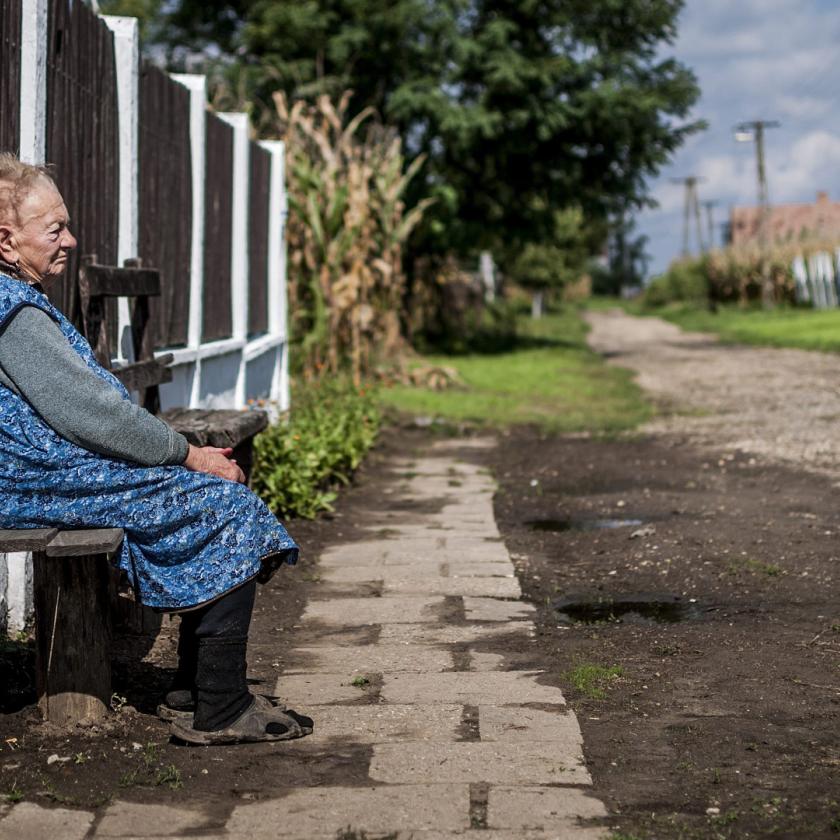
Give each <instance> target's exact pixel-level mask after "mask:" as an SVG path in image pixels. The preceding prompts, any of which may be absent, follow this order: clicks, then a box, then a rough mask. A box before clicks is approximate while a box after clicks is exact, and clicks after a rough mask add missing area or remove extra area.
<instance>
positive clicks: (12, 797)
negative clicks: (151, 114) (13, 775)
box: [6, 782, 23, 805]
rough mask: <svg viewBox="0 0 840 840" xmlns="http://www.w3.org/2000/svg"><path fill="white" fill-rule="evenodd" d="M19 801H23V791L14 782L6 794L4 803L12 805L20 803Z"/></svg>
mask: <svg viewBox="0 0 840 840" xmlns="http://www.w3.org/2000/svg"><path fill="white" fill-rule="evenodd" d="M21 799H23V791H22V790H21V789H20V788H19V787H18V786H17V782H14V783H13V784H12V786H11V787H10V788H9V790H8V791H7V792H6V802H9V803H11V804H12V805H14V804H15V803H16V802H20V801H21Z"/></svg>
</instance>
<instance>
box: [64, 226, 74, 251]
mask: <svg viewBox="0 0 840 840" xmlns="http://www.w3.org/2000/svg"><path fill="white" fill-rule="evenodd" d="M61 247H62V248H63V249H64V250H65V251H72V250H73V249H74V248H75V247H76V237H75V236H73V234H72V233H70V231H69V230H68V229H66V228H65V230H64V237H63V238H62V240H61Z"/></svg>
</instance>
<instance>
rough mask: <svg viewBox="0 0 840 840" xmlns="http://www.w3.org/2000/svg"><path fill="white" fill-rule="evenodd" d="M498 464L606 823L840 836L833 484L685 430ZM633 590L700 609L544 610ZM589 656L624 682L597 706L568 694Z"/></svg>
mask: <svg viewBox="0 0 840 840" xmlns="http://www.w3.org/2000/svg"><path fill="white" fill-rule="evenodd" d="M492 460H493V467H494V470H495V472H496V475H497V477H498V479H499V481H500V484H501V487H500V491H499V494H498V496H497V501H496V513H497V518H498V520H499V527H500V529H501V531H502V533H503V535H504V538H505V541H506V543H507V545H508V548H509V549H510V551H511V552H512V553H513V554H514V557H515V561H516V563H517V567H518V570H519V573H520V577H521V582H522V585H523V589H524V591H525V594H526V597H527V598H528V599H529V600H531V601H533V602H534V603H535V604H536V605H537V606H538V607H539V614H538V615H539V628H540V639H541V644H540V646H539V648H540V652H541V654H542V657H543V664H544V667H545V668H546V669H548V671H549V673H550V674H551V675H552V676H553V677H555V678H557V679H559V680H560V684H561V685H562V686H563V688H564V690H565V691H566V692H567V696H569V697H570V698H571V700H572V702H573V705H574V707H575V708H576V710H577V711H578V713H579V718H580V721H581V726H582V728H583V733H584V744H585V752H586V760H587V766H588V767H589V769H590V771H591V772H592V775H593V778H594V781H595V790H596V792H597V793H598V795H599V796H600V797H601V798H603V799H604V801H605V802H606V804H607V807H608V809H609V810H610V812H611V814H612V815H614V824H615V825H617V826H619V827H620V828H621V830H622V831H623V832H625V833H626V834H627V835H628V836H638V837H642V838H682V837H686V838H688V837H698V838H699V837H703V838H706V837H708V838H716V837H727V838H729V837H731V838H748V837H770V836H773V837H790V838H820V837H826V838H828V837H836V836H838V834H840V739H838V731H840V727H839V726H838V723H840V605H838V598H837V594H838V581H837V576H838V572H840V559H838V558H840V491H838V490H837V489H836V488H835V487H833V486H832V484H831V483H830V482H829V480H827V479H824V478H821V477H815V476H813V475H809V474H806V473H801V472H796V471H793V470H790V469H786V468H779V467H769V466H762V465H760V464H758V463H756V461H755V460H754V459H752V458H750V457H748V456H743V455H739V454H737V453H732V452H727V454H726V455H724V456H722V457H720V458H711V457H709V453H708V451H706V452H705V454H701V453H699V452H698V451H696V450H693V449H692V447H691V446H690V445H689V444H687V443H685V442H684V441H681V440H680V439H678V438H675V437H671V438H664V439H652V438H629V439H626V440H614V441H605V440H586V439H558V438H553V439H552V438H544V437H540V436H539V435H538V434H537V433H532V432H527V431H519V432H514V433H512V434H511V435H509V436H507V437H503V438H502V439H501V445H500V447H499V449H498V451H497V452H496V453H495V455H494V456H493V458H492ZM569 520H571V525H572V527H575V526H577V527H581V528H588V527H591V526H592V524H593V521H595V520H619V523H615V522H613V523H611V524H619V525H620V527H615V528H612V529H603V530H563V529H564V528H567V527H568V526H569V524H570V523H569ZM620 520H636V521H637V523H641V524H633V525H621V524H620ZM543 529H548V530H543ZM634 534H635V535H636V536H635V537H634V536H633V535H634ZM640 594H641V597H640V598H639V599H638V600H642V601H651V600H662V599H665V600H667V599H668V598H669V597H674V596H676V598H678V599H680V600H679V602H678V604H679V605H682V606H685V609H686V612H687V613H688V614H689V617H688V618H687V620H684V621H679V622H677V623H657V622H656V621H655V620H652V619H651V618H650V617H648V618H646V619H645V618H642V617H641V616H639V615H638V614H635V615H634V614H629V615H627V616H626V617H625V618H624V619H623V620H612V619H610V618H609V617H607V618H606V619H604V616H603V615H602V616H600V618H601V620H600V621H599V622H598V623H593V624H589V623H582V622H577V623H567V622H565V621H562V620H558V612H557V610H556V609H555V608H554V606H553V605H554V604H556V602H557V601H558V600H560V601H565V600H571V601H573V602H580V601H583V602H584V603H592V602H598V601H610V600H611V599H616V598H618V599H620V598H622V597H627V596H631V597H632V598H633V599H634V600H635V596H637V595H640ZM659 618H662V616H659ZM670 618H674V616H673V615H671V616H670ZM581 665H584V666H585V665H598V666H603V667H606V668H609V667H612V666H618V667H619V668H620V669H621V676H620V677H614V678H612V679H607V680H606V687H605V688H604V693H605V695H606V696H605V698H604V699H594V698H592V697H590V696H588V695H587V694H586V693H585V692H582V691H579V690H576V689H574V688H573V687H572V686H571V685H570V674H571V673H572V672H573V671H574V669H575V668H578V667H579V666H581ZM595 688H596V691H597V688H598V686H595Z"/></svg>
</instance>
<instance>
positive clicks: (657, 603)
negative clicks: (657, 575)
mask: <svg viewBox="0 0 840 840" xmlns="http://www.w3.org/2000/svg"><path fill="white" fill-rule="evenodd" d="M553 607H554V609H555V610H557V617H558V619H559V620H560V621H562V622H563V623H565V624H579V623H580V624H601V623H604V622H613V623H616V624H621V623H627V624H678V623H680V622H682V621H696V620H697V619H699V618H702V617H703V616H704V615H705V614H706V613H707V612H709V611H710V610H711V609H714V608H713V607H708V606H704V605H703V604H698V603H697V601H692V600H690V599H687V598H681V597H680V596H678V595H663V594H654V595H651V594H640V595H623V596H619V597H617V598H610V599H604V600H600V601H596V600H586V599H582V598H564V599H562V600H560V601H555V602H554V604H553Z"/></svg>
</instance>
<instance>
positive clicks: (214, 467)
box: [184, 444, 245, 484]
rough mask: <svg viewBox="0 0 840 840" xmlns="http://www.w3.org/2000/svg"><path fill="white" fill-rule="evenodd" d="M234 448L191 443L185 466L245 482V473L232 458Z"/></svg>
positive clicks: (230, 479)
mask: <svg viewBox="0 0 840 840" xmlns="http://www.w3.org/2000/svg"><path fill="white" fill-rule="evenodd" d="M232 452H233V450H232V449H218V448H217V447H215V446H193V445H192V444H190V449H189V452H188V453H187V458H186V460H185V461H184V466H185V467H186V468H187V469H188V470H194V471H195V472H203V473H207V474H208V475H217V476H218V477H219V478H226V479H227V480H228V481H237V482H239V483H240V484H244V483H245V473H243V472H242V470H241V469H240V468H239V464H237V463H236V461H234V460H233V458H231V457H230V456H231V453H232Z"/></svg>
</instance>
